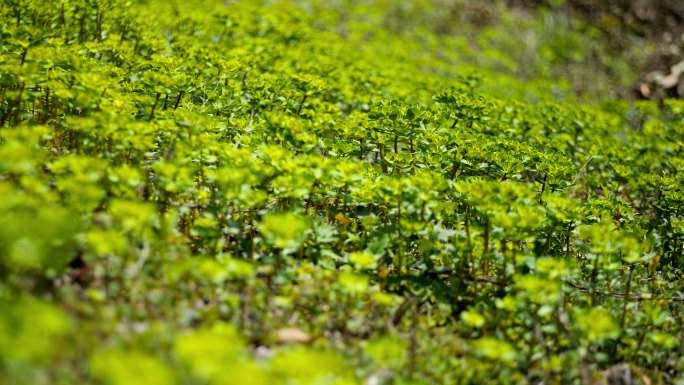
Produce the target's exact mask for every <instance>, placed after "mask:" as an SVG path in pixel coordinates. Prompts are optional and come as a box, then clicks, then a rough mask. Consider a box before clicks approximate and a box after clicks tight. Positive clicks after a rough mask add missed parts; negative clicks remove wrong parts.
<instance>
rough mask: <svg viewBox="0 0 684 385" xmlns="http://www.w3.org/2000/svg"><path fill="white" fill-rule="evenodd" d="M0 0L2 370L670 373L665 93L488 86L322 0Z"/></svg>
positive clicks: (678, 365) (293, 374)
mask: <svg viewBox="0 0 684 385" xmlns="http://www.w3.org/2000/svg"><path fill="white" fill-rule="evenodd" d="M363 4H364V3H363V2H361V3H359V4H356V5H355V7H363V6H364V5H363ZM0 5H1V7H0V41H1V42H2V44H0V58H1V60H0V196H2V200H0V223H1V225H0V303H1V304H2V309H5V311H3V312H1V313H0V382H3V383H5V382H6V383H16V384H39V383H65V384H67V383H69V384H70V383H77V382H78V383H98V384H99V383H102V384H112V385H124V384H126V385H128V384H172V383H177V384H186V383H187V384H195V383H203V384H232V383H241V384H262V383H263V384H271V383H282V384H359V383H387V384H390V383H395V384H423V383H463V384H481V383H490V382H496V383H530V382H532V383H542V382H543V383H590V382H592V381H594V380H595V379H597V378H598V377H599V376H600V373H601V371H602V370H604V369H606V368H610V367H611V366H613V365H615V364H618V363H622V362H627V363H629V364H630V365H632V366H633V370H634V371H635V372H638V373H639V375H640V376H641V378H644V379H647V380H648V381H653V382H656V383H658V382H663V383H665V382H672V381H675V380H677V378H676V376H677V373H678V372H680V371H681V370H683V369H684V357H682V352H683V351H684V346H683V345H682V343H681V341H682V337H683V335H684V329H683V328H684V326H683V323H682V317H683V315H684V313H683V310H684V309H683V307H682V303H683V301H684V298H683V297H682V294H681V293H680V290H681V286H680V285H679V283H680V282H681V278H682V268H683V267H684V266H683V265H684V259H683V257H682V248H683V247H684V238H683V237H684V218H683V213H682V212H681V206H682V202H683V200H684V179H683V178H684V176H682V175H680V174H679V173H678V170H679V169H680V167H681V166H682V165H683V163H682V162H684V155H682V154H681V150H682V145H683V143H682V132H683V130H684V123H683V122H684V104H683V103H682V102H681V101H676V100H670V101H666V102H665V103H664V105H663V106H658V105H655V104H652V103H650V102H640V103H637V104H636V105H634V106H630V105H628V104H626V103H624V102H620V101H611V102H603V103H601V104H600V105H594V106H589V105H585V104H579V103H574V102H569V101H564V102H555V101H553V99H552V96H553V93H555V92H551V93H549V92H547V93H546V94H544V93H543V92H542V91H541V88H540V89H535V91H534V96H535V97H534V99H536V101H535V102H534V103H532V102H526V101H524V100H523V99H522V98H510V97H505V98H501V97H497V96H496V93H493V92H491V91H483V90H495V89H496V88H500V87H511V88H516V90H515V91H513V94H520V95H522V94H525V93H526V92H527V88H526V84H517V83H515V82H513V81H511V80H510V79H509V80H507V81H505V82H502V83H499V82H498V81H499V80H501V79H502V78H501V77H500V76H498V75H497V74H496V73H495V72H491V73H490V72H487V71H486V70H483V71H482V72H472V71H470V70H469V69H468V67H465V68H466V69H465V70H463V69H461V68H460V67H459V66H458V65H457V63H456V62H453V61H450V60H451V59H449V58H446V59H445V58H444V57H441V56H440V55H438V54H437V53H435V52H434V51H433V48H434V47H427V48H426V47H424V46H423V45H422V44H420V42H416V41H410V40H404V39H405V38H404V37H392V36H391V35H388V34H385V33H384V32H383V31H382V30H377V29H373V28H370V27H369V25H370V26H372V25H373V24H372V23H371V24H364V23H363V22H361V21H359V20H355V19H354V20H352V21H353V22H349V23H348V24H345V25H346V26H345V28H344V29H345V31H346V32H345V33H344V34H343V36H340V35H339V34H338V33H336V32H339V31H337V30H336V28H337V27H339V25H338V24H335V23H339V22H340V20H343V19H344V17H345V15H344V14H341V13H340V12H339V11H336V10H335V9H331V8H326V7H325V6H323V5H321V4H320V3H318V2H310V3H305V4H304V3H301V2H299V3H298V4H297V5H295V4H293V3H290V2H287V1H278V2H273V4H271V3H269V4H258V3H257V2H249V1H244V2H239V3H237V4H227V5H224V4H222V3H221V4H214V2H204V1H182V2H181V1H178V2H171V3H169V2H161V1H156V0H154V1H153V0H150V1H147V2H141V3H139V4H137V3H136V4H132V3H131V2H127V1H123V0H114V1H111V0H108V1H99V0H88V1H82V0H65V1H62V2H50V1H24V0H12V1H9V0H1V1H0ZM366 6H367V7H368V8H369V9H368V15H374V14H376V13H377V12H379V10H382V9H384V8H382V7H380V6H379V5H375V6H372V5H368V4H366ZM330 23H332V24H335V25H336V27H335V28H332V27H330ZM355 23H356V24H355ZM374 34H376V35H374ZM404 43H405V44H404ZM431 61H432V62H434V63H440V64H439V67H440V68H441V69H439V70H438V69H437V68H436V67H435V66H428V67H426V66H424V64H425V63H427V62H431ZM500 95H503V94H500ZM545 95H546V96H545ZM678 380H679V381H681V380H682V379H681V378H679V379H678Z"/></svg>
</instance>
